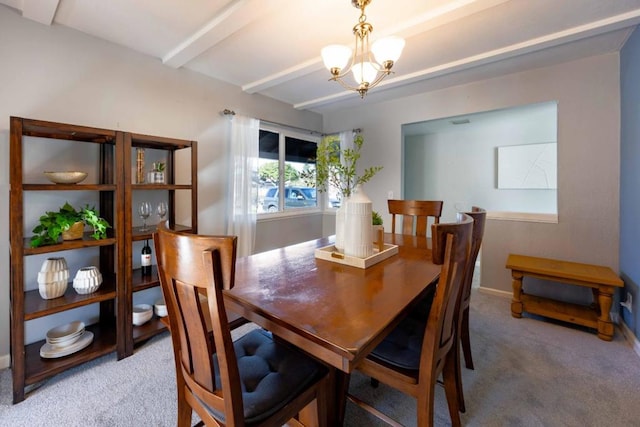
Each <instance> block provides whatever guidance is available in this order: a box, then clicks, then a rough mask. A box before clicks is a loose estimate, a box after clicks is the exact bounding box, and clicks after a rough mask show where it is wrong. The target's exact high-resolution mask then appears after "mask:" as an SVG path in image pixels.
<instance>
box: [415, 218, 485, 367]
mask: <svg viewBox="0 0 640 427" xmlns="http://www.w3.org/2000/svg"><path fill="white" fill-rule="evenodd" d="M472 233H473V220H472V218H471V217H469V216H468V215H466V214H463V213H462V214H458V222H456V223H446V224H433V225H432V226H431V236H432V237H431V238H432V242H433V247H432V251H433V252H432V253H433V255H432V257H433V262H434V263H435V264H441V265H442V272H441V273H440V278H439V280H438V287H437V289H436V293H435V296H434V299H433V304H432V306H431V311H430V312H429V319H428V320H427V325H426V328H427V329H426V331H425V334H424V340H423V342H422V355H423V357H422V359H421V362H420V370H421V371H423V372H425V371H424V370H425V369H427V370H431V373H432V374H434V375H436V376H437V375H438V374H439V373H440V372H441V370H442V367H443V366H444V363H445V357H446V356H447V355H448V354H450V353H451V349H452V348H455V349H456V350H457V348H458V347H457V342H455V339H456V338H457V334H456V326H457V316H458V308H459V306H458V297H459V295H460V291H461V289H462V287H463V285H464V278H465V273H466V271H467V265H468V263H469V257H470V252H471V236H472ZM426 372H428V371H426Z"/></svg>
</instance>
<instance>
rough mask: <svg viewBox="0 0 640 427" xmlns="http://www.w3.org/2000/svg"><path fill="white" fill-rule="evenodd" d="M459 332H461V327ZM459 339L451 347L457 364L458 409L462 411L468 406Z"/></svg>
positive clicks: (455, 378)
mask: <svg viewBox="0 0 640 427" xmlns="http://www.w3.org/2000/svg"><path fill="white" fill-rule="evenodd" d="M458 332H460V331H459V329H458ZM458 341H459V339H457V338H456V340H455V342H456V343H455V344H454V346H453V348H452V349H451V352H452V356H453V359H454V365H455V376H454V381H455V385H456V395H457V396H458V397H457V399H458V409H459V410H460V412H466V410H467V408H466V407H465V405H464V388H463V387H462V367H461V365H462V360H461V359H462V357H461V356H460V345H459V344H458ZM443 382H444V381H443Z"/></svg>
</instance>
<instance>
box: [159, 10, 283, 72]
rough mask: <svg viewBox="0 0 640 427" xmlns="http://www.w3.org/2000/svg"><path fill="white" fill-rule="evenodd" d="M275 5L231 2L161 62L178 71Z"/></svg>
mask: <svg viewBox="0 0 640 427" xmlns="http://www.w3.org/2000/svg"><path fill="white" fill-rule="evenodd" d="M275 3H276V2H271V1H268V2H265V1H263V0H232V1H231V2H229V3H228V4H227V5H226V6H225V7H224V8H223V9H221V10H220V12H219V13H218V14H216V16H214V17H213V18H212V19H211V20H210V21H209V22H207V23H206V24H205V25H204V26H203V27H202V28H200V29H199V30H198V31H196V32H195V33H193V34H192V35H191V36H189V37H188V38H187V39H185V40H184V41H183V42H182V43H180V44H179V45H178V46H176V47H175V48H174V49H172V50H171V51H170V52H169V53H167V54H166V55H165V56H164V57H163V58H162V63H163V64H165V65H168V66H170V67H173V68H180V67H182V66H183V65H184V64H186V63H187V62H189V61H191V60H192V59H194V58H196V57H197V56H198V55H200V54H202V53H203V52H205V51H206V50H208V49H210V48H212V47H213V46H215V45H216V44H218V43H220V42H221V41H222V40H224V39H226V38H227V37H229V36H230V35H232V34H234V33H235V32H237V31H238V30H240V29H242V28H243V27H244V26H246V25H247V24H249V23H251V22H253V21H254V20H256V19H258V18H260V17H261V16H263V15H264V14H265V13H267V10H268V9H270V8H273V7H274V6H275Z"/></svg>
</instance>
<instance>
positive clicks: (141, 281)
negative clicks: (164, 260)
mask: <svg viewBox="0 0 640 427" xmlns="http://www.w3.org/2000/svg"><path fill="white" fill-rule="evenodd" d="M131 285H132V287H133V292H139V291H143V290H145V289H149V288H155V287H156V286H160V279H159V278H158V268H157V267H156V266H155V265H154V266H152V267H151V276H143V275H142V270H141V269H139V268H136V269H135V270H133V274H132V275H131Z"/></svg>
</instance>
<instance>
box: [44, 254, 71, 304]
mask: <svg viewBox="0 0 640 427" xmlns="http://www.w3.org/2000/svg"><path fill="white" fill-rule="evenodd" d="M67 279H69V268H68V267H67V261H66V260H65V259H64V258H62V257H58V258H47V259H46V260H45V261H44V262H43V263H42V267H41V268H40V272H39V273H38V291H39V292H40V296H41V297H42V298H43V299H53V298H58V297H61V296H62V295H64V293H65V292H66V290H67Z"/></svg>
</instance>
